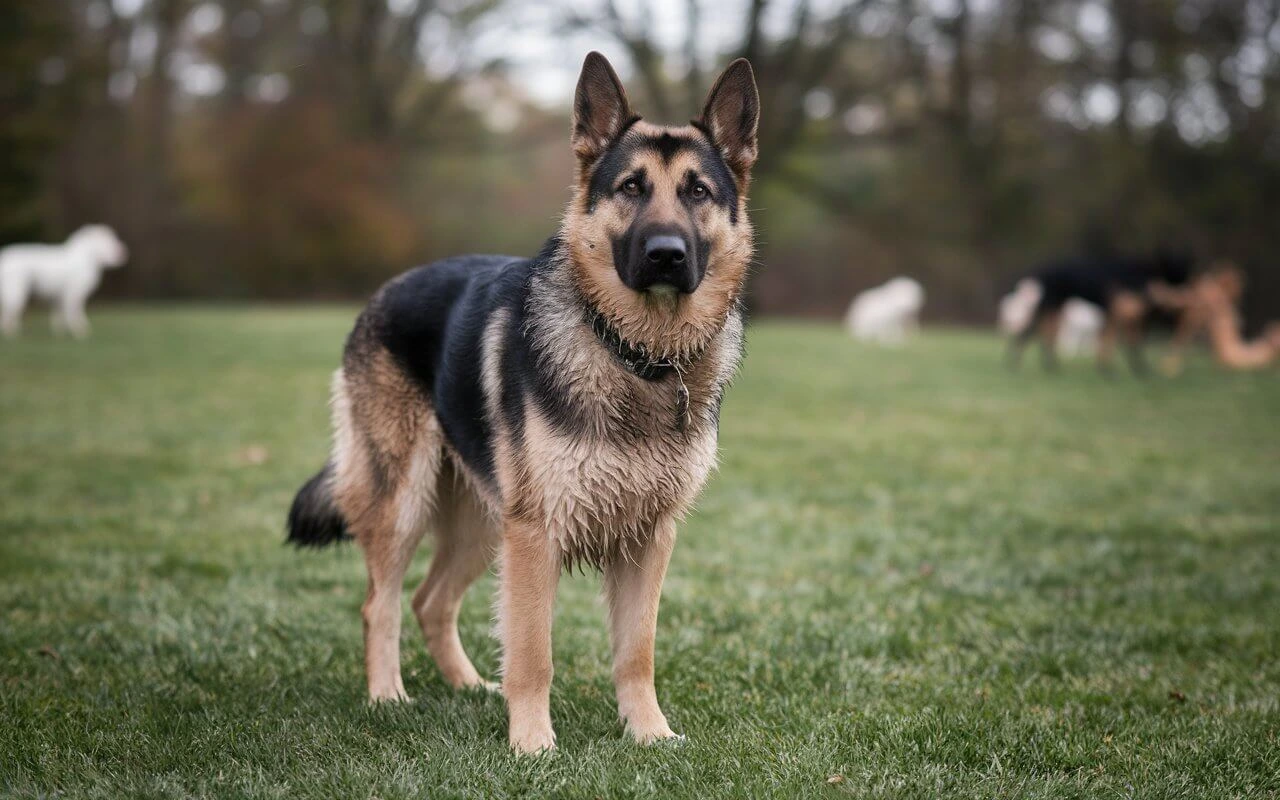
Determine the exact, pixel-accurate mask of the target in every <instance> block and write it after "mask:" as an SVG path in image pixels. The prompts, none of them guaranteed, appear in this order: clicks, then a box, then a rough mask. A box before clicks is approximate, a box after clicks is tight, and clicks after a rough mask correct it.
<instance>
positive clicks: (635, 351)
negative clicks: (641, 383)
mask: <svg viewBox="0 0 1280 800" xmlns="http://www.w3.org/2000/svg"><path fill="white" fill-rule="evenodd" d="M587 324H589V325H590V326H591V330H592V332H593V333H595V335H596V339H597V340H599V342H600V344H602V345H604V347H605V349H606V350H608V351H609V352H611V353H613V355H614V357H615V358H617V359H618V360H619V361H621V362H622V365H623V366H625V367H626V368H627V371H628V372H630V373H631V374H632V375H635V376H636V377H637V378H640V379H642V380H646V381H657V380H661V379H662V378H665V377H666V376H667V375H670V374H671V373H673V372H674V373H675V374H676V418H675V428H676V430H678V431H680V432H681V433H683V432H684V431H685V430H687V429H688V427H689V387H687V386H685V384H684V371H685V370H686V369H687V368H688V367H689V365H690V364H691V363H692V362H693V361H694V360H695V359H696V358H697V354H695V355H690V356H686V357H684V358H677V357H674V356H673V357H668V358H654V357H653V356H651V355H649V352H648V351H647V350H646V349H645V347H644V345H639V344H632V343H631V342H628V341H627V340H626V339H624V338H622V334H620V333H618V331H617V330H616V329H615V328H614V327H613V326H612V325H610V324H609V320H607V319H605V317H604V314H601V313H600V312H599V311H597V310H596V309H594V308H591V307H590V306H588V308H587Z"/></svg>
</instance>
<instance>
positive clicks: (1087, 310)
mask: <svg viewBox="0 0 1280 800" xmlns="http://www.w3.org/2000/svg"><path fill="white" fill-rule="evenodd" d="M1041 293H1042V290H1041V289H1040V284H1039V283H1038V282H1036V281H1033V280H1031V279H1030V278H1024V279H1023V280H1020V281H1018V285H1017V286H1015V287H1014V290H1013V291H1012V292H1010V293H1009V294H1007V295H1005V296H1004V298H1002V299H1001V300H1000V318H999V325H1000V331H1001V332H1002V333H1004V334H1005V335H1007V336H1016V335H1017V334H1018V333H1020V332H1021V331H1022V330H1023V328H1025V327H1027V325H1029V324H1031V315H1032V314H1033V313H1035V310H1036V306H1037V305H1039V303H1040V295H1041ZM1105 322H1106V319H1105V317H1104V316H1103V314H1102V309H1100V308H1098V307H1097V306H1095V305H1093V304H1092V303H1086V302H1085V301H1083V300H1079V299H1074V298H1073V299H1071V300H1068V301H1067V302H1066V303H1064V304H1063V306H1062V319H1061V322H1060V323H1059V325H1058V337H1057V339H1056V340H1055V342H1054V344H1055V346H1056V347H1057V349H1058V352H1060V353H1062V355H1064V356H1066V357H1068V358H1073V357H1077V356H1083V355H1087V354H1088V353H1091V352H1093V351H1094V350H1096V349H1097V347H1098V336H1099V334H1101V333H1102V326H1103V324H1104V323H1105Z"/></svg>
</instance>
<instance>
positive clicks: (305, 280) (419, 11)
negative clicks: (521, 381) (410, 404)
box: [0, 0, 1280, 323]
mask: <svg viewBox="0 0 1280 800" xmlns="http://www.w3.org/2000/svg"><path fill="white" fill-rule="evenodd" d="M10 5H12V4H10ZM679 11H683V15H681V14H679V13H673V12H679ZM0 14H4V15H5V16H4V17H0V22H7V23H9V24H7V25H0V37H5V38H0V65H3V66H4V69H3V70H0V75H3V77H2V78H0V112H2V113H3V114H4V117H3V119H4V121H3V123H0V144H3V145H5V146H2V147H0V177H5V178H6V179H5V180H0V187H2V188H0V240H3V241H9V240H11V239H13V238H18V237H19V236H25V235H36V234H41V235H43V236H45V237H60V236H63V235H65V234H66V233H67V232H68V230H70V229H71V228H73V227H75V226H76V225H78V224H81V223H82V222H84V221H87V220H89V219H97V220H104V221H107V222H110V223H112V224H115V225H116V226H117V227H119V228H120V229H121V230H122V231H123V233H124V234H125V236H126V238H127V240H128V241H129V242H130V243H131V244H132V245H133V247H132V251H133V253H134V264H133V265H132V267H131V269H130V271H128V272H126V273H122V274H121V275H119V276H116V277H115V279H114V280H113V281H111V282H109V283H108V285H107V286H106V288H105V291H107V292H109V293H115V294H117V295H127V296H135V297H169V296H204V297H213V296H238V297H278V298H284V297H291V296H292V297H299V296H301V297H314V296H332V295H339V294H340V295H359V294H363V293H365V292H367V291H369V290H370V289H372V288H373V286H375V285H376V284H377V283H378V282H379V280H380V279H382V278H384V277H386V276H388V275H390V274H393V273H395V272H398V271H400V270H401V269H403V268H404V267H406V266H408V265H409V264H410V263H414V262H423V261H427V260H430V259H433V258H437V257H443V256H446V255H450V254H455V253H457V252H459V251H468V250H471V251H474V250H481V251H483V250H490V251H491V250H493V249H495V245H501V246H502V249H505V250H509V251H516V252H526V253H527V252H531V251H533V250H535V249H536V248H537V247H538V246H539V244H540V243H541V241H542V239H543V238H545V237H546V236H547V235H548V234H550V233H551V232H552V230H553V227H554V221H555V219H556V217H557V215H558V214H559V212H560V210H561V208H562V207H563V203H564V202H565V200H566V198H567V192H566V190H565V187H566V185H567V183H568V182H569V180H570V174H571V172H570V167H569V165H568V162H567V161H566V160H565V158H566V156H567V153H568V146H567V143H566V141H565V140H566V135H565V130H566V128H567V125H566V117H567V113H568V112H567V105H568V97H567V96H565V97H562V98H560V100H561V105H560V106H559V107H552V108H548V107H544V106H541V105H538V104H536V103H534V102H533V101H532V100H531V99H530V92H531V91H532V90H531V85H532V83H533V82H534V81H533V79H531V78H530V77H529V75H528V74H526V71H529V70H531V71H534V72H536V71H537V70H539V69H543V68H547V67H549V66H551V64H550V63H549V62H555V63H560V62H562V61H563V62H576V61H577V59H578V58H580V56H581V55H582V54H583V53H585V51H586V50H587V49H589V48H597V49H602V50H604V51H605V52H606V54H607V55H609V57H610V58H612V59H614V60H615V61H616V62H617V63H618V64H619V66H620V67H621V68H622V69H623V71H624V74H626V75H627V76H628V78H629V91H630V92H631V94H632V95H633V100H634V104H635V105H636V107H637V108H638V109H640V110H642V111H643V112H644V113H646V114H647V115H649V116H651V117H652V118H654V119H658V120H661V121H670V122H683V121H685V120H687V119H689V118H690V117H691V116H693V115H696V114H697V113H698V112H699V110H700V108H699V106H700V103H701V101H702V98H703V96H704V95H705V92H706V89H707V84H708V83H709V81H710V80H711V79H712V76H714V74H715V73H716V71H717V70H718V69H719V68H720V67H722V66H723V64H724V63H725V62H726V61H727V60H728V59H729V58H731V57H734V56H745V57H747V58H749V59H750V60H751V61H752V63H753V64H754V65H755V70H756V75H757V79H758V81H759V83H760V89H761V96H762V101H763V116H762V123H761V124H762V127H761V141H760V152H761V158H760V162H759V164H758V165H757V168H756V178H755V188H756V194H755V200H756V202H755V203H754V205H755V206H756V207H757V209H758V213H757V214H756V215H755V221H756V224H757V226H758V229H759V234H760V235H759V239H760V241H761V243H762V245H761V253H760V262H761V264H762V265H763V269H761V270H760V271H759V272H758V276H757V279H756V281H755V282H754V283H753V285H752V292H751V293H752V301H753V304H754V305H755V307H756V308H758V309H759V310H762V311H765V312H786V313H795V312H804V313H820V314H828V315H831V314H835V313H838V312H839V311H841V310H842V309H843V307H844V306H845V305H846V304H847V302H848V300H849V298H850V296H851V295H852V294H853V293H854V292H855V291H858V290H860V289H862V288H866V287H867V286H869V285H872V284H875V283H879V282H881V281H883V280H885V279H887V278H888V277H891V276H893V275H896V274H903V273H905V274H910V275H913V276H915V277H916V278H918V279H920V280H921V281H922V282H923V283H924V284H925V285H926V287H927V288H928V289H929V290H930V303H929V307H928V313H929V314H930V315H931V316H933V317H935V318H943V319H955V320H963V321H967V322H973V321H978V320H984V321H985V320H989V319H990V315H991V311H992V309H993V306H994V303H995V300H996V298H997V297H998V296H999V295H1000V294H1001V293H1002V292H1003V291H1004V290H1006V289H1007V288H1008V286H1009V285H1010V284H1011V282H1012V278H1013V277H1014V276H1016V275H1018V274H1020V273H1022V272H1024V271H1026V270H1028V269H1029V268H1031V267H1032V266H1034V265H1036V264H1037V263H1039V262H1040V261H1042V260H1043V259H1045V258H1048V257H1052V256H1057V255H1061V254H1064V253H1070V252H1081V251H1085V252H1090V251H1099V250H1108V251H1120V252H1125V253H1131V254H1132V253H1140V252H1143V251H1149V250H1151V249H1153V248H1156V247H1164V248H1170V247H1171V248H1174V249H1185V250H1188V251H1190V252H1192V253H1193V254H1194V255H1196V256H1197V257H1198V258H1199V259H1200V261H1201V262H1202V263H1204V262H1207V261H1208V260H1210V259H1216V258H1220V257H1228V258H1233V259H1235V260H1237V261H1240V262H1241V263H1242V264H1243V265H1244V267H1245V268H1246V269H1247V271H1248V272H1249V274H1250V278H1251V291H1250V293H1249V295H1248V297H1247V298H1246V300H1247V302H1246V306H1247V309H1246V310H1247V311H1248V312H1249V313H1248V315H1249V316H1250V317H1251V318H1252V320H1253V321H1254V322H1255V323H1256V322H1258V321H1261V320H1262V319H1264V318H1267V317H1274V316H1277V315H1280V272H1277V271H1276V270H1274V269H1271V268H1270V263H1271V261H1272V260H1273V258H1274V256H1273V254H1274V253H1275V252H1276V251H1277V250H1278V249H1280V240H1278V239H1277V236H1280V232H1278V231H1277V228H1276V226H1275V225H1273V224H1271V219H1270V218H1271V216H1273V214H1274V211H1273V210H1274V208H1276V206H1277V202H1280V104H1278V101H1277V97H1278V96H1280V2H1277V0H1233V1H1232V2H1208V1H1207V0H1150V1H1149V2H1130V0H1125V1H1124V2H1121V0H996V1H995V2H977V0H951V2H924V0H843V1H842V2H835V3H815V2H811V0H735V2H730V3H710V2H706V0H684V2H679V1H678V0H664V2H663V3H661V4H658V3H656V2H654V1H653V0H592V1H591V2H575V3H567V2H552V3H539V4H527V3H514V2H505V3H504V2H499V0H459V1H457V2H448V3H445V2H439V0H366V1H364V2H358V3H357V2H339V1H338V0H202V1H201V2H196V0H138V1H137V2H136V3H123V4H122V3H115V4H112V3H106V2H102V1H101V0H49V2H46V3H19V4H18V5H16V6H12V8H7V9H6V10H5V11H4V12H0ZM658 17H661V18H662V24H652V23H653V22H654V20H655V19H657V18H658ZM569 50H572V51H574V52H567V51H569ZM540 51H543V54H542V55H530V53H537V52H540ZM545 51H550V53H549V54H548V53H547V52H545ZM561 66H563V64H561ZM551 153H558V156H557V157H556V158H554V159H552V158H550V155H549V154H551ZM535 159H538V160H535ZM303 162H311V163H308V164H304V163H303ZM548 164H554V165H557V166H560V165H563V166H564V167H565V168H564V169H563V170H562V171H560V172H558V173H553V172H551V171H550V170H548V169H546V166H547V165H548ZM459 198H467V199H466V200H465V202H463V201H460V200H459ZM513 200H514V201H515V202H513ZM526 200H529V201H530V202H526ZM193 245H194V246H193Z"/></svg>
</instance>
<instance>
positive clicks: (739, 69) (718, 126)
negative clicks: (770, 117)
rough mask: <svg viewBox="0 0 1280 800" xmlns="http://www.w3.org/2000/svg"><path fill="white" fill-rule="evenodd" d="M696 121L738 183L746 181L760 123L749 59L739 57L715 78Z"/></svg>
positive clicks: (755, 152) (758, 104)
mask: <svg viewBox="0 0 1280 800" xmlns="http://www.w3.org/2000/svg"><path fill="white" fill-rule="evenodd" d="M698 124H699V125H700V126H701V127H702V128H703V129H704V130H706V131H707V132H708V133H709V134H710V135H711V140H712V141H713V142H715V144H716V146H717V147H719V148H720V152H721V154H723V155H724V160H725V163H727V164H728V165H729V169H731V170H733V174H734V175H735V176H737V178H738V182H739V183H746V180H747V176H748V175H749V174H750V172H751V166H752V165H753V164H755V163H756V155H757V148H756V129H757V127H758V126H759V124H760V93H759V92H758V91H757V90H756V76H755V73H753V72H752V71H751V62H749V61H747V60H746V59H745V58H739V59H738V60H737V61H734V62H733V63H732V64H730V65H729V66H728V67H727V68H725V71H724V72H723V73H722V74H721V75H720V77H719V78H718V79H716V84H715V86H712V87H711V93H710V94H708V95H707V104H706V106H704V107H703V109H702V118H701V119H700V120H698Z"/></svg>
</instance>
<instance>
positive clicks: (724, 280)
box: [564, 122, 753, 356]
mask: <svg viewBox="0 0 1280 800" xmlns="http://www.w3.org/2000/svg"><path fill="white" fill-rule="evenodd" d="M663 130H669V131H671V132H672V133H673V134H675V135H684V136H692V137H698V138H701V137H702V136H703V134H702V133H701V132H699V131H698V130H697V129H696V128H693V127H683V128H674V129H673V128H660V127H658V126H656V125H650V124H648V123H646V122H637V123H636V124H635V125H633V126H632V127H631V129H630V130H629V131H627V134H626V135H627V137H642V136H652V135H654V134H655V133H660V132H661V131H663ZM636 166H643V167H645V172H646V174H647V175H648V176H650V179H651V180H653V181H654V184H655V191H654V197H655V198H663V200H662V201H661V202H657V203H655V205H654V208H653V209H651V211H650V212H649V213H651V214H656V215H662V214H667V215H669V216H670V217H672V218H674V217H675V215H676V212H675V210H674V208H670V207H669V206H664V205H663V203H668V204H671V203H674V197H675V191H674V187H675V186H676V184H677V183H678V182H680V181H681V180H683V177H684V175H685V173H686V171H687V170H689V169H694V170H695V171H696V168H697V166H698V165H697V163H696V161H695V160H694V159H693V158H691V157H683V158H682V157H677V158H675V159H673V160H672V162H671V164H669V165H668V164H664V163H663V161H662V159H661V158H658V157H656V156H655V155H652V154H648V155H641V156H640V157H639V158H638V159H637V163H636ZM588 179H589V175H585V174H582V173H580V174H579V179H578V183H577V187H576V190H575V192H574V198H573V201H572V202H571V203H570V204H569V211H568V213H567V214H566V215H565V220H564V230H565V233H566V234H567V235H566V237H565V238H566V240H567V241H568V242H569V244H570V247H571V257H572V263H573V267H574V269H575V271H576V272H577V279H578V285H579V287H580V288H581V290H582V293H583V294H584V295H585V296H586V298H587V300H588V301H589V302H590V303H591V304H592V305H593V306H595V307H596V308H597V309H599V310H600V311H601V312H602V313H603V314H604V315H605V316H606V317H607V318H608V319H609V320H610V322H612V323H613V324H614V325H615V326H616V328H617V330H618V332H619V333H621V334H622V335H623V337H624V338H626V339H627V340H628V341H630V342H634V343H636V344H642V345H644V346H645V347H646V348H647V349H648V350H649V351H650V352H652V353H655V354H658V355H663V356H686V355H689V354H691V353H696V352H698V350H699V349H701V348H702V347H704V346H706V344H707V343H708V342H709V341H710V340H711V338H712V337H713V336H715V335H716V333H718V332H719V330H720V329H721V328H722V327H723V326H724V324H725V320H726V318H727V317H728V315H729V312H730V311H731V310H732V309H733V307H734V304H735V303H736V302H737V300H738V295H739V293H740V292H741V290H742V285H743V280H744V278H745V276H746V272H747V269H748V268H749V267H750V264H751V255H752V252H753V250H752V248H753V244H752V230H751V223H750V222H749V221H748V219H747V199H746V193H745V191H741V190H740V191H739V199H738V223H737V224H736V225H730V224H729V216H728V214H726V213H724V211H723V210H722V209H719V208H717V207H715V206H714V205H713V204H710V203H707V204H704V205H702V206H701V207H699V209H698V211H697V218H696V224H697V226H698V229H699V231H700V233H701V235H702V236H703V237H705V238H706V239H707V240H708V241H710V242H711V252H710V255H709V257H708V259H707V262H708V269H707V273H706V276H705V277H704V278H703V280H702V285H701V286H699V287H698V291H697V292H694V293H693V294H691V295H682V296H679V297H676V298H654V297H651V296H649V295H645V294H641V293H639V292H633V291H631V290H630V289H628V288H627V287H626V286H625V285H624V284H623V283H622V280H621V279H620V278H619V277H618V273H617V271H616V270H615V269H614V266H613V251H612V249H611V245H610V242H611V241H612V239H613V238H614V237H616V236H618V235H620V234H621V233H622V232H623V231H625V230H626V229H627V228H628V227H629V226H630V225H631V223H632V221H633V218H632V217H631V216H630V214H629V212H627V210H626V209H625V208H624V207H622V206H621V204H619V203H618V202H617V201H614V200H606V201H603V202H601V203H600V204H599V205H598V206H597V208H596V210H595V211H594V212H592V213H590V214H588V213H587V212H586V203H585V199H584V198H585V195H586V191H587V180H588ZM668 304H670V305H668ZM672 306H674V307H672Z"/></svg>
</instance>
